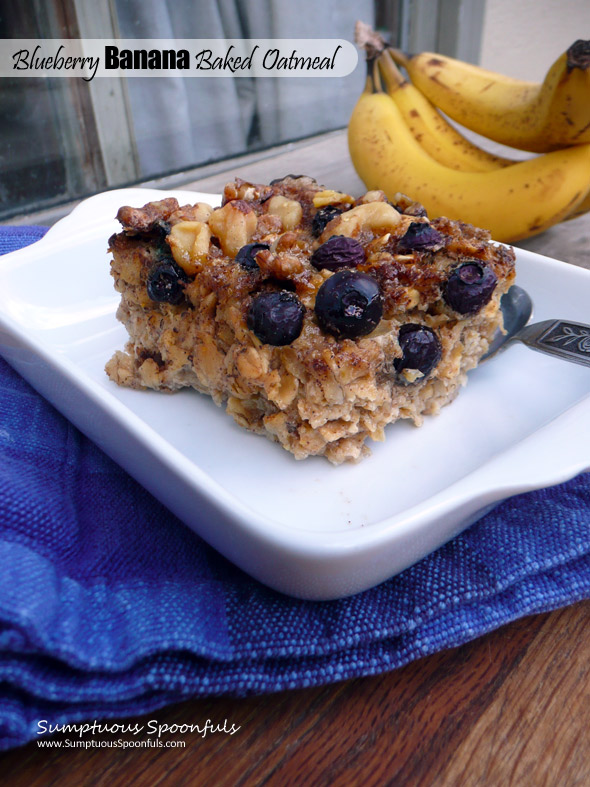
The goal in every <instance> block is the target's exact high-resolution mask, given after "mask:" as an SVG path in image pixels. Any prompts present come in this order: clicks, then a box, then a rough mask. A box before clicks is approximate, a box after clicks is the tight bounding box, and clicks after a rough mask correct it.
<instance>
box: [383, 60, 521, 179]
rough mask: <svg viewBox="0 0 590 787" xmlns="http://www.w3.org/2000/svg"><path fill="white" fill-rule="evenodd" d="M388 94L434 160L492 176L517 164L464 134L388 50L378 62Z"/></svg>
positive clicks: (455, 167) (466, 170) (458, 168)
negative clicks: (495, 153) (481, 146)
mask: <svg viewBox="0 0 590 787" xmlns="http://www.w3.org/2000/svg"><path fill="white" fill-rule="evenodd" d="M377 62H378V65H379V71H380V73H381V77H382V79H383V83H384V85H385V88H386V90H387V93H388V94H389V95H390V96H391V98H392V99H393V100H394V101H395V103H396V104H397V107H398V109H399V111H400V112H401V114H402V116H403V118H404V120H405V122H406V124H407V126H408V128H409V129H410V131H411V132H412V134H413V135H414V137H415V138H416V140H417V141H418V142H419V143H420V145H421V146H422V147H423V148H424V150H425V151H426V152H427V153H428V154H429V155H430V156H432V158H433V159H435V160H436V161H438V162H439V164H444V165H445V166H446V167H450V168H451V169H457V170H460V171H461V172H491V171H492V170H495V169H500V168H501V167H507V166H509V165H510V164H514V163H515V162H514V161H512V160H511V159H507V158H502V157H501V156H494V155H493V154H491V153H488V152H487V151H485V150H482V149H481V148H480V147H478V146H477V145H474V144H472V143H471V142H470V141H469V140H468V139H466V138H465V137H464V136H463V135H462V134H460V133H459V132H458V131H457V130H456V129H455V128H454V127H453V126H452V125H451V124H450V123H449V122H448V121H447V120H446V119H445V118H444V117H443V116H442V115H441V114H440V112H439V111H438V110H437V109H436V107H435V106H434V105H433V104H432V103H431V102H430V101H429V100H428V99H427V98H426V96H425V95H424V94H423V93H421V92H420V91H419V90H418V88H416V87H415V86H414V85H413V84H412V83H411V82H409V81H408V80H407V79H405V77H404V76H403V74H402V73H401V71H400V70H399V68H398V67H397V66H396V65H395V63H394V61H393V59H392V57H391V54H390V52H389V51H388V50H384V51H383V53H382V54H381V55H380V57H379V58H378V60H377Z"/></svg>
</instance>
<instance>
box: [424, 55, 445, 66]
mask: <svg viewBox="0 0 590 787" xmlns="http://www.w3.org/2000/svg"><path fill="white" fill-rule="evenodd" d="M426 65H427V66H441V67H444V65H445V61H444V60H441V59H440V58H439V57H431V58H430V60H429V61H428V62H427V63H426Z"/></svg>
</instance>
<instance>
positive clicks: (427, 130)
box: [377, 50, 590, 221]
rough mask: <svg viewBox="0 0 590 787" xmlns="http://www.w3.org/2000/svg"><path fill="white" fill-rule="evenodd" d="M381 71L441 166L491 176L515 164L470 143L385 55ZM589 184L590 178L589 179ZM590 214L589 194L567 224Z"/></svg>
mask: <svg viewBox="0 0 590 787" xmlns="http://www.w3.org/2000/svg"><path fill="white" fill-rule="evenodd" d="M377 62H378V66H379V71H380V74H381V77H382V78H383V83H384V85H385V88H386V90H387V93H388V94H389V95H390V96H391V98H393V100H394V101H395V103H396V104H397V106H398V109H399V110H400V112H401V113H402V116H403V118H404V120H405V121H406V124H407V126H408V128H409V129H410V131H411V132H412V134H413V135H414V137H415V139H416V140H417V141H418V142H419V143H420V145H421V146H422V147H423V148H424V150H425V151H426V153H428V155H430V156H432V158H433V159H435V161H438V162H439V164H444V166H446V167H450V168H451V169H456V170H459V171H460V172H491V171H492V170H494V169H501V168H502V167H508V166H510V165H511V164H516V163H517V161H516V160H515V159H508V158H503V157H502V156H495V155H493V154H492V153H489V152H488V151H486V150H483V149H482V148H480V147H478V146H477V145H475V144H473V143H472V142H470V141H469V140H468V139H466V138H465V137H464V136H463V135H462V134H460V133H459V132H458V131H457V130H456V129H455V127H454V126H452V125H451V124H450V123H448V122H447V120H446V119H445V118H444V117H443V116H442V115H441V114H440V112H439V111H438V110H437V109H436V107H435V106H434V104H432V103H431V102H430V101H429V100H428V99H427V98H426V96H425V95H424V94H423V93H421V92H420V91H419V90H418V88H416V87H414V85H413V84H412V83H411V82H409V81H408V80H407V79H406V78H405V77H404V76H403V74H402V73H401V71H400V70H399V68H398V67H397V66H396V64H395V63H394V61H393V58H392V57H391V53H390V52H389V51H387V50H385V51H384V52H382V54H381V55H380V56H379V58H378V60H377ZM588 181H589V183H590V175H589V178H588ZM588 212H590V193H589V194H588V196H587V197H585V198H584V199H583V200H582V202H581V203H580V204H579V205H578V207H577V208H576V209H575V211H573V213H571V214H569V215H568V216H566V218H565V219H564V221H569V220H570V219H576V218H578V217H579V216H582V215H584V214H585V213H588Z"/></svg>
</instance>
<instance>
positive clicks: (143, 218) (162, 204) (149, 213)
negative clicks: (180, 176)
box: [117, 197, 178, 232]
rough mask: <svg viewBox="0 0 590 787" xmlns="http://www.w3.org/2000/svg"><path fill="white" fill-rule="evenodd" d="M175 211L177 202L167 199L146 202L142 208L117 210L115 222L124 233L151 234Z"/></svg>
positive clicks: (170, 198) (171, 198) (127, 206)
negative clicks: (119, 224) (120, 226)
mask: <svg viewBox="0 0 590 787" xmlns="http://www.w3.org/2000/svg"><path fill="white" fill-rule="evenodd" d="M176 210H178V200H176V199H174V197H168V198H167V199H163V200H160V201H159V202H148V203H147V205H144V206H143V208H132V207H130V206H129V205H124V206H123V207H122V208H119V211H118V213H117V220H118V221H120V222H121V224H122V225H123V229H124V230H125V231H126V232H151V231H152V230H153V229H155V228H157V227H158V226H160V225H161V223H162V222H163V221H167V220H168V218H169V217H170V215H171V214H172V213H173V212H174V211H176Z"/></svg>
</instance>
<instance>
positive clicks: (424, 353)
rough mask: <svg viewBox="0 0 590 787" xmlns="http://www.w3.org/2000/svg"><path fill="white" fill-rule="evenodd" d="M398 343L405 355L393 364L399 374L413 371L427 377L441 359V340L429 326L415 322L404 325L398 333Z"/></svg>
mask: <svg viewBox="0 0 590 787" xmlns="http://www.w3.org/2000/svg"><path fill="white" fill-rule="evenodd" d="M398 342H399V346H400V347H401V350H402V353H403V355H402V357H401V358H396V359H395V360H394V362H393V365H394V368H395V370H396V372H398V373H401V372H403V371H404V370H406V369H408V370H410V369H411V370H412V371H413V370H416V371H418V372H421V373H422V375H424V376H426V375H427V374H430V372H431V371H432V370H433V369H434V367H435V366H436V365H437V363H438V362H439V361H440V359H441V356H442V346H441V343H440V340H439V338H438V336H437V335H436V333H435V332H434V331H433V330H432V328H429V327H428V326H427V325H419V324H418V323H415V322H408V323H406V324H405V325H402V326H401V328H400V329H399V333H398ZM403 379H404V378H403V377H402V380H403Z"/></svg>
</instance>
